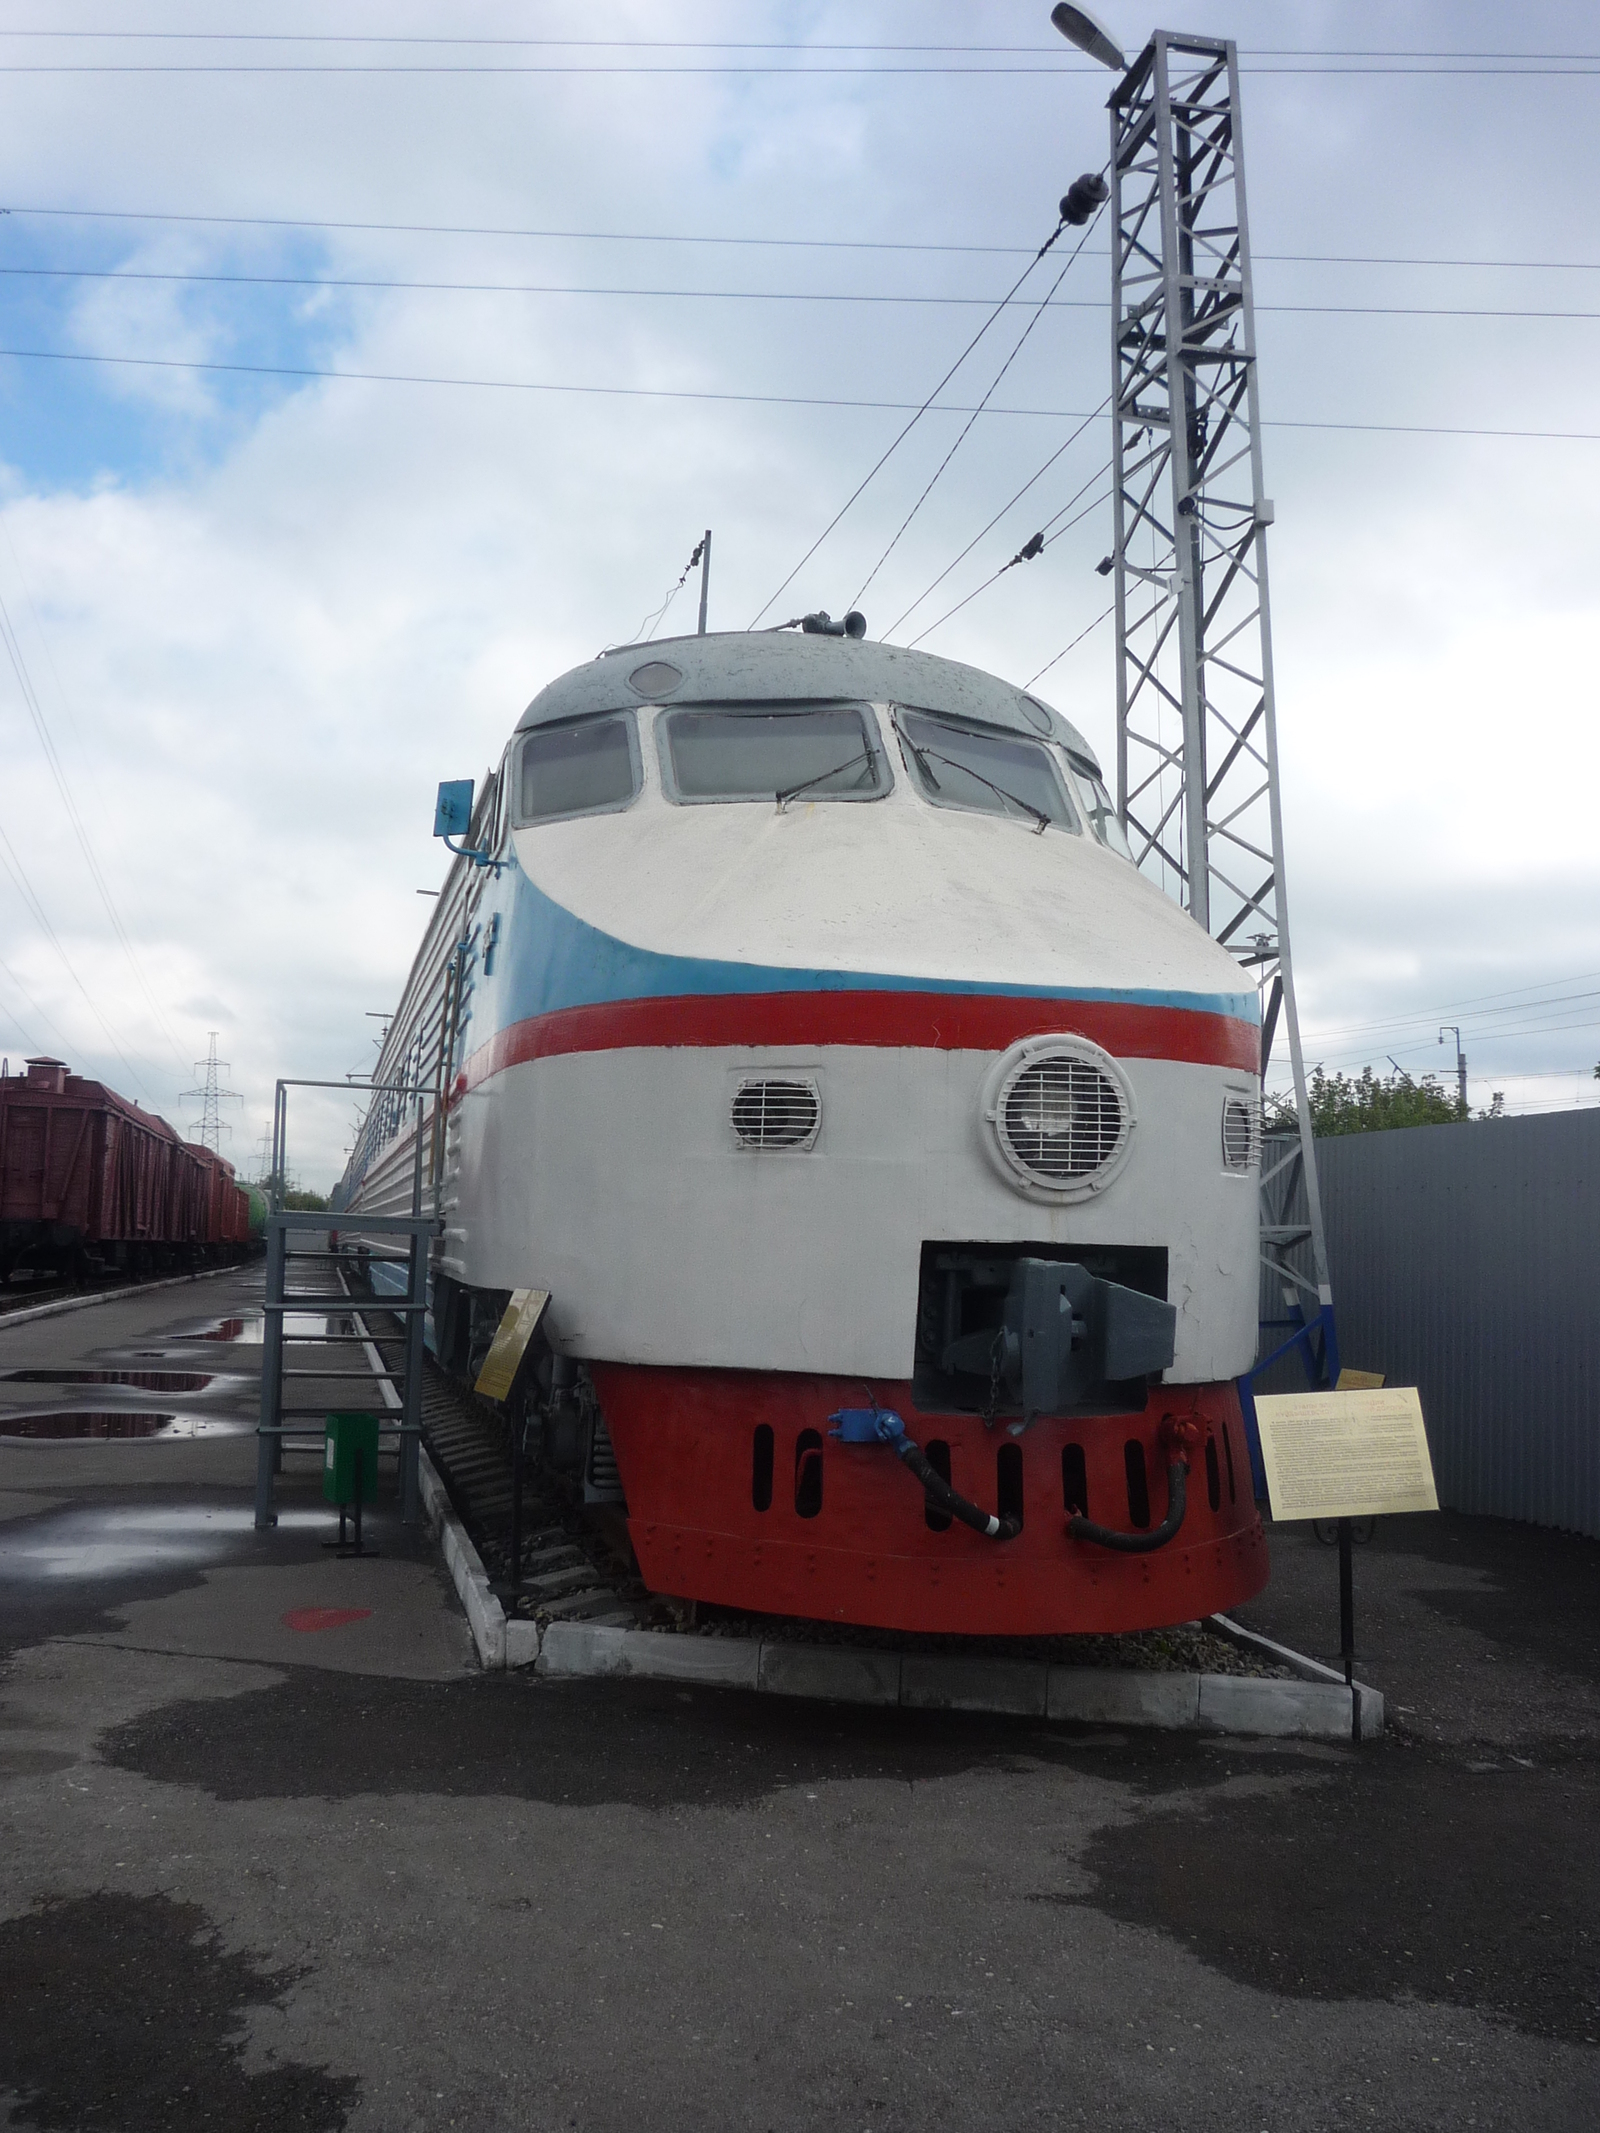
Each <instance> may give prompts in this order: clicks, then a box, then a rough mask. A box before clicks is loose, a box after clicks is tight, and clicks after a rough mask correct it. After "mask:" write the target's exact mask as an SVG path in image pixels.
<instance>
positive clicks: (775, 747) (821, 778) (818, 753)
mask: <svg viewBox="0 0 1600 2133" xmlns="http://www.w3.org/2000/svg"><path fill="white" fill-rule="evenodd" d="M658 726H659V731H660V735H661V763H662V769H663V771H664V772H665V774H666V783H667V788H668V791H669V792H670V793H671V796H672V798H673V799H675V800H683V801H695V800H777V801H778V802H780V804H781V803H782V802H783V801H785V800H789V799H806V800H875V799H877V798H878V796H879V795H880V794H882V793H886V792H887V791H888V790H889V765H888V761H887V758H886V757H885V754H884V750H883V746H882V743H881V742H880V741H879V738H878V732H877V728H876V726H875V725H874V723H873V721H872V716H871V714H870V713H869V712H868V711H867V710H866V709H865V708H864V706H862V705H859V704H806V705H802V706H799V707H797V708H795V709H793V710H783V709H774V708H773V707H772V706H770V705H766V704H751V705H748V706H745V705H719V706H718V707H717V708H716V709H715V710H687V709H685V710H682V711H667V712H664V713H663V714H662V715H661V718H660V720H659V721H658Z"/></svg>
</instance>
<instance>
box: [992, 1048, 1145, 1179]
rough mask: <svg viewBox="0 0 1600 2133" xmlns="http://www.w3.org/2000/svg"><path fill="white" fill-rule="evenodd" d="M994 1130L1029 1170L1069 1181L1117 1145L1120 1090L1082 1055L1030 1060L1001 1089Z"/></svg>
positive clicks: (1087, 1172) (1121, 1124) (1098, 1165)
mask: <svg viewBox="0 0 1600 2133" xmlns="http://www.w3.org/2000/svg"><path fill="white" fill-rule="evenodd" d="M1000 1130H1001V1134H1002V1136H1003V1138H1004V1140H1005V1143H1006V1146H1007V1147H1008V1148H1009V1149H1010V1151H1011V1153H1012V1155H1013V1156H1014V1157H1015V1158H1016V1160H1017V1162H1018V1163H1019V1164H1020V1165H1021V1167H1022V1168H1023V1169H1024V1170H1026V1171H1027V1172H1028V1173H1029V1175H1030V1176H1032V1177H1035V1178H1039V1179H1040V1180H1042V1181H1043V1182H1044V1183H1045V1184H1048V1185H1065V1184H1070V1183H1072V1182H1073V1181H1074V1180H1076V1179H1080V1178H1087V1177H1090V1176H1092V1175H1093V1173H1094V1172H1095V1171H1097V1170H1100V1169H1102V1168H1103V1167H1104V1166H1105V1165H1106V1164H1107V1163H1109V1162H1110V1161H1111V1159H1112V1157H1113V1156H1114V1155H1115V1154H1116V1153H1117V1150H1118V1149H1119V1148H1120V1147H1121V1145H1122V1139H1123V1133H1124V1130H1125V1116H1124V1112H1123V1108H1122V1092H1121V1090H1120V1089H1119V1088H1118V1087H1117V1085H1116V1083H1115V1082H1114V1081H1112V1080H1111V1078H1110V1076H1109V1075H1106V1074H1103V1073H1101V1071H1100V1069H1099V1068H1098V1067H1097V1066H1094V1065H1093V1064H1092V1063H1091V1062H1090V1061H1089V1060H1087V1059H1074V1058H1070V1057H1069V1058H1056V1059H1040V1060H1036V1061H1035V1062H1034V1064H1033V1065H1032V1066H1027V1067H1024V1068H1023V1070H1022V1072H1021V1073H1020V1074H1018V1076H1017V1077H1016V1079H1015V1080H1014V1081H1013V1082H1012V1084H1011V1086H1010V1088H1009V1089H1008V1090H1007V1091H1006V1095H1005V1102H1004V1107H1003V1109H1002V1112H1001V1120H1000Z"/></svg>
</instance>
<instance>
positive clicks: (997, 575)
mask: <svg viewBox="0 0 1600 2133" xmlns="http://www.w3.org/2000/svg"><path fill="white" fill-rule="evenodd" d="M1110 471H1111V463H1110V461H1109V460H1108V461H1107V462H1106V464H1105V465H1104V466H1103V467H1101V468H1099V469H1098V471H1097V472H1095V473H1093V474H1091V475H1090V476H1089V479H1088V480H1087V481H1086V482H1085V483H1084V484H1083V488H1082V489H1079V490H1078V491H1077V492H1076V494H1074V495H1072V496H1070V497H1069V498H1068V499H1067V501H1066V502H1065V503H1064V504H1063V505H1062V506H1061V510H1060V511H1058V512H1056V514H1055V517H1054V518H1047V519H1046V520H1045V522H1044V525H1043V526H1041V527H1040V529H1039V531H1038V532H1037V533H1035V534H1032V535H1030V536H1029V538H1028V539H1027V540H1025V541H1024V542H1023V544H1022V546H1021V547H1020V548H1019V549H1018V550H1017V552H1016V554H1015V555H1014V556H1013V557H1012V558H1011V560H1010V562H1009V563H1002V564H1001V565H1000V568H999V569H998V570H997V571H995V572H993V573H992V574H991V575H990V576H989V577H987V578H985V579H984V581H983V583H982V584H981V585H975V586H974V587H973V588H972V590H971V592H969V593H967V594H966V595H964V597H963V598H961V599H959V600H958V601H957V602H956V604H955V606H954V607H949V608H946V609H945V611H944V613H943V614H942V615H941V616H940V617H939V619H938V621H937V622H930V623H929V624H928V626H927V628H926V629H925V630H919V631H918V632H917V634H916V636H915V637H913V638H912V639H911V644H912V645H917V644H920V643H921V642H922V640H923V638H924V637H931V636H932V635H933V633H934V631H935V630H936V629H940V628H942V626H943V625H944V624H945V623H946V622H948V621H949V620H950V617H951V616H952V615H959V614H960V612H961V610H962V609H963V608H964V607H966V606H967V605H968V604H969V602H971V601H973V600H976V599H977V597H978V595H979V593H982V592H987V591H988V590H989V587H990V586H991V585H993V584H995V583H996V582H997V581H998V580H999V579H1001V578H1003V577H1004V576H1005V574H1006V572H1007V571H1008V570H1015V569H1016V567H1017V565H1018V564H1019V563H1031V562H1032V561H1033V560H1034V558H1035V556H1040V555H1043V553H1044V551H1045V550H1046V549H1047V548H1048V547H1049V546H1050V544H1051V542H1052V541H1057V540H1059V539H1060V538H1061V536H1062V534H1063V533H1070V532H1071V530H1072V528H1073V527H1074V526H1076V525H1079V524H1080V523H1081V522H1082V521H1083V520H1084V519H1086V518H1087V517H1088V516H1089V513H1090V512H1091V511H1098V510H1099V508H1100V506H1101V505H1102V504H1103V503H1105V502H1106V500H1107V498H1108V497H1109V496H1110V493H1111V492H1110V490H1109V489H1108V490H1107V491H1106V495H1105V496H1097V497H1096V498H1095V499H1094V501H1093V503H1089V504H1085V505H1084V507H1083V509H1082V510H1081V511H1080V512H1079V513H1078V515H1077V517H1076V518H1070V519H1068V520H1067V523H1066V524H1065V525H1064V526H1056V530H1055V532H1054V533H1051V532H1050V531H1049V528H1050V527H1052V526H1055V524H1056V519H1058V518H1060V517H1061V516H1062V513H1063V512H1067V511H1070V510H1071V509H1072V507H1073V505H1074V504H1075V503H1076V502H1077V501H1078V497H1080V496H1081V495H1082V494H1083V490H1084V489H1092V488H1093V487H1094V485H1095V483H1096V482H1097V481H1103V480H1104V479H1105V477H1106V475H1107V474H1109V473H1110ZM909 648H910V647H909V646H908V649H909Z"/></svg>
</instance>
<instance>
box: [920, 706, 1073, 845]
mask: <svg viewBox="0 0 1600 2133" xmlns="http://www.w3.org/2000/svg"><path fill="white" fill-rule="evenodd" d="M894 719H895V726H896V728H897V730H898V732H899V735H900V738H901V741H902V742H903V743H904V746H905V753H906V759H907V761H908V762H909V763H910V765H911V768H912V770H913V772H914V773H915V776H916V780H917V783H918V784H919V785H920V786H921V787H922V790H923V792H924V794H925V795H926V796H927V798H928V799H930V800H931V801H932V802H933V804H934V806H935V807H960V808H966V809H969V810H971V811H973V812H975V813H978V814H983V815H1007V816H1009V817H1010V818H1011V819H1012V820H1013V821H1016V822H1021V823H1023V824H1025V825H1027V826H1028V827H1031V828H1033V829H1035V830H1039V831H1043V830H1047V829H1049V828H1051V827H1052V826H1054V827H1055V828H1057V829H1065V830H1072V831H1074V832H1076V831H1077V829H1078V819H1077V816H1076V815H1075V814H1074V813H1073V810H1072V802H1071V801H1070V800H1069V799H1068V798H1067V791H1066V787H1065V786H1064V785H1063V784H1062V782H1061V775H1060V773H1059V771H1058V770H1057V769H1056V766H1055V764H1054V763H1053V762H1052V761H1051V758H1050V754H1049V751H1048V750H1047V749H1045V748H1043V747H1041V746H1040V744H1039V742H1037V741H1030V740H1028V739H1026V738H1025V737H1024V736H1023V735H1022V734H1020V733H1001V732H998V731H996V730H994V729H993V728H990V727H983V728H979V727H973V726H958V725H954V724H952V723H951V722H950V721H949V720H947V719H942V718H935V717H934V716H933V715H932V714H931V713H929V712H927V711H908V710H906V709H905V708H904V707H903V706H902V707H900V708H899V709H897V710H896V712H895V715H894Z"/></svg>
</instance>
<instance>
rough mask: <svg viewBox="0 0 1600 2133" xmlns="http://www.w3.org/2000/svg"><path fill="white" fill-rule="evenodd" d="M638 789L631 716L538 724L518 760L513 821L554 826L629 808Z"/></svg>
mask: <svg viewBox="0 0 1600 2133" xmlns="http://www.w3.org/2000/svg"><path fill="white" fill-rule="evenodd" d="M638 791H639V741H638V736H637V734H636V732H635V730H634V723H633V719H632V716H631V715H630V714H629V713H627V712H620V713H617V714H616V715H614V716H611V717H606V718H584V719H573V720H570V721H568V722H567V723H566V724H564V725H559V726H536V727H535V728H534V730H533V731H532V732H531V733H530V734H528V735H526V736H525V738H524V740H523V742H522V752H521V754H520V756H519V757H518V759H517V821H518V822H519V823H520V824H523V825H526V824H529V823H534V822H556V821H561V820H564V819H566V818H568V817H570V816H572V815H598V814H608V813H612V812H614V811H615V810H616V809H618V808H623V807H627V806H628V805H629V804H630V803H631V802H632V800H633V799H634V798H635V796H636V795H637V793H638Z"/></svg>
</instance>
